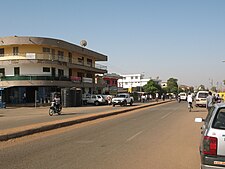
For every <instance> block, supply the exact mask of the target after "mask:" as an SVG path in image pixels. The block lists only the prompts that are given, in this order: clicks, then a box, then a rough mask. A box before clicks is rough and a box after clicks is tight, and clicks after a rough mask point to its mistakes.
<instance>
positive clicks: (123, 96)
mask: <svg viewBox="0 0 225 169" xmlns="http://www.w3.org/2000/svg"><path fill="white" fill-rule="evenodd" d="M117 97H121V98H125V97H126V95H122V94H120V95H117Z"/></svg>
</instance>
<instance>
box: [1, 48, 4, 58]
mask: <svg viewBox="0 0 225 169" xmlns="http://www.w3.org/2000/svg"><path fill="white" fill-rule="evenodd" d="M1 56H4V48H0V57H1Z"/></svg>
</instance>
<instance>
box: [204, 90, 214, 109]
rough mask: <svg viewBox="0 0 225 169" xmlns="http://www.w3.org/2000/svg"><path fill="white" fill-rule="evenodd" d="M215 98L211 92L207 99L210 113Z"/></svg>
mask: <svg viewBox="0 0 225 169" xmlns="http://www.w3.org/2000/svg"><path fill="white" fill-rule="evenodd" d="M213 100H214V99H213V96H212V92H209V95H208V96H207V98H206V108H207V110H208V113H209V111H210V109H211V108H212V107H213Z"/></svg>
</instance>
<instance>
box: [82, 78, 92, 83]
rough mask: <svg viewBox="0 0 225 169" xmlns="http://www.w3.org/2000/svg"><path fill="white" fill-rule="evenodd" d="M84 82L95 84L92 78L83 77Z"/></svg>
mask: <svg viewBox="0 0 225 169" xmlns="http://www.w3.org/2000/svg"><path fill="white" fill-rule="evenodd" d="M83 82H84V83H93V80H92V78H87V77H83Z"/></svg>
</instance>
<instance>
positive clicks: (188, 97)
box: [187, 92, 193, 109]
mask: <svg viewBox="0 0 225 169" xmlns="http://www.w3.org/2000/svg"><path fill="white" fill-rule="evenodd" d="M187 102H188V106H190V107H191V108H192V109H193V106H192V102H193V98H192V94H191V93H190V92H189V93H188V96H187Z"/></svg>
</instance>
